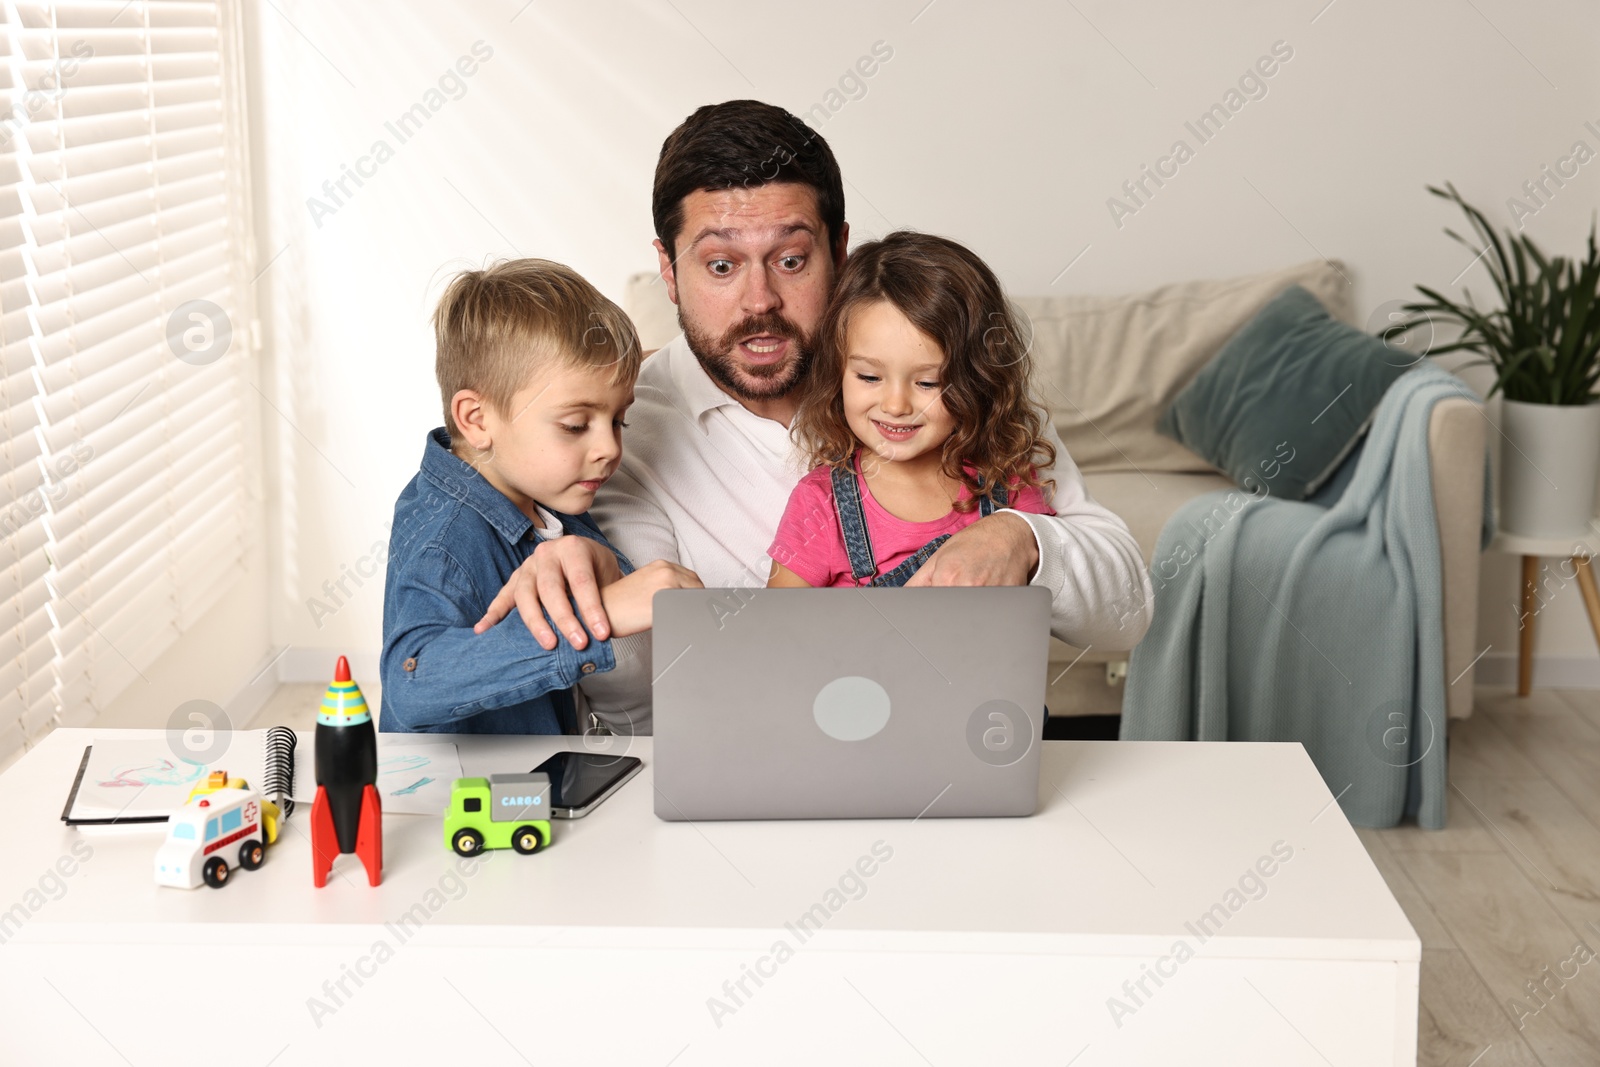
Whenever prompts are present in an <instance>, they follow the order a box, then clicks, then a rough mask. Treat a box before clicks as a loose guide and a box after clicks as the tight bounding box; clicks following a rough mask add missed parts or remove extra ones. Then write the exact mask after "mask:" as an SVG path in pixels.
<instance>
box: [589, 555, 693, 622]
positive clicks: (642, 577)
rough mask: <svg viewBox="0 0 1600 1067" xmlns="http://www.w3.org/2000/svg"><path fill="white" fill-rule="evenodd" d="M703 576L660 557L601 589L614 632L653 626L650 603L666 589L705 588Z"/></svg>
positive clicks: (602, 598) (601, 597) (601, 595)
mask: <svg viewBox="0 0 1600 1067" xmlns="http://www.w3.org/2000/svg"><path fill="white" fill-rule="evenodd" d="M703 588H705V586H704V585H702V584H701V581H700V576H699V575H698V574H696V573H695V572H694V571H692V570H690V569H689V568H687V567H680V566H679V565H678V564H676V563H669V562H667V561H666V560H664V559H658V560H656V561H655V562H654V563H646V564H645V565H644V566H643V567H640V568H639V569H638V570H636V571H634V572H633V573H632V574H630V575H628V576H627V577H626V578H621V579H618V580H617V581H615V582H612V583H611V584H610V585H608V586H606V587H605V588H604V589H602V590H600V599H601V600H602V601H603V602H604V603H605V606H606V615H607V616H609V617H610V619H611V628H612V636H614V637H629V636H631V635H633V634H637V633H643V632H644V631H646V630H648V629H650V625H651V621H652V619H651V604H652V601H653V600H654V598H655V595H656V593H658V592H660V591H661V590H663V589H703Z"/></svg>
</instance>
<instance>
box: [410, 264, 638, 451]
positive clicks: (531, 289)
mask: <svg viewBox="0 0 1600 1067" xmlns="http://www.w3.org/2000/svg"><path fill="white" fill-rule="evenodd" d="M433 336H434V345H435V353H436V355H435V361H434V371H435V374H437V376H438V378H439V392H440V393H441V394H442V395H443V399H444V424H445V429H446V430H448V431H449V433H450V436H451V437H452V438H455V437H456V436H457V429H456V423H455V418H454V416H453V415H452V414H451V410H450V409H451V403H450V401H451V399H452V398H453V397H454V396H455V395H456V393H458V392H460V391H461V390H463V389H471V390H473V391H475V392H477V393H478V394H479V395H480V396H482V397H483V398H484V399H485V400H486V401H488V403H489V404H490V405H492V406H493V407H494V409H495V410H496V411H497V412H500V413H501V414H505V413H507V412H508V411H509V409H510V407H511V398H512V397H513V396H515V395H516V393H517V390H519V389H521V388H522V387H523V386H524V385H526V384H527V383H528V381H529V380H530V378H531V377H532V374H533V372H534V370H535V369H537V367H538V366H539V365H540V363H541V362H544V361H547V360H554V361H556V362H558V363H560V364H564V365H566V366H569V367H594V368H609V369H610V370H611V379H610V380H611V382H612V384H617V383H620V382H631V381H633V380H634V379H635V378H636V377H637V376H638V374H639V363H640V360H641V355H640V352H639V336H638V334H636V333H635V332H634V329H633V323H632V322H630V321H629V320H628V316H627V315H625V314H623V311H622V309H621V308H619V307H617V305H615V304H613V303H612V302H611V301H610V300H607V299H606V298H605V297H604V296H603V295H601V293H600V291H599V290H598V289H596V288H595V287H594V286H592V285H590V284H589V283H588V282H586V281H584V279H583V277H582V276H581V275H579V274H578V272H577V271H575V270H573V269H572V268H571V267H566V266H562V265H561V264H560V263H552V262H550V261H549V260H548V259H512V260H504V261H502V262H499V263H496V264H494V265H493V266H491V267H488V268H486V269H484V270H468V271H462V272H461V273H460V274H458V275H456V276H455V277H454V278H452V279H451V280H450V284H449V285H448V286H446V287H445V291H444V295H442V296H441V297H439V306H438V308H436V309H435V310H434V313H433Z"/></svg>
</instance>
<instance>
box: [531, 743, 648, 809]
mask: <svg viewBox="0 0 1600 1067" xmlns="http://www.w3.org/2000/svg"><path fill="white" fill-rule="evenodd" d="M643 766H644V761H643V760H641V759H639V757H637V756H606V755H602V754H599V753H595V752H557V753H556V754H555V755H553V756H551V757H550V758H549V759H547V760H545V761H544V762H543V763H541V764H539V766H537V767H535V768H534V769H533V771H534V773H535V774H538V773H540V772H543V773H545V774H548V775H549V776H550V814H551V815H554V816H555V817H556V818H558V819H581V818H583V817H584V816H585V815H587V814H589V813H590V812H591V811H593V810H594V809H595V808H596V807H597V806H598V805H599V803H600V802H601V801H602V800H604V799H605V798H606V797H608V796H610V795H611V794H612V793H615V792H616V791H617V790H618V789H620V788H621V787H622V783H623V782H626V781H627V780H628V779H629V778H632V777H633V776H634V775H636V774H638V773H639V768H640V767H643Z"/></svg>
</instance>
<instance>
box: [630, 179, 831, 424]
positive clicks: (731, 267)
mask: <svg viewBox="0 0 1600 1067" xmlns="http://www.w3.org/2000/svg"><path fill="white" fill-rule="evenodd" d="M683 217H684V221H683V229H682V230H681V231H680V232H679V234H678V240H677V256H678V258H677V260H676V262H671V263H669V262H668V261H667V255H666V249H665V248H664V246H662V244H661V242H659V241H657V242H656V248H657V251H658V252H659V253H660V255H661V259H662V274H663V276H664V277H665V278H666V279H667V284H668V291H669V293H670V294H671V296H672V299H673V300H674V301H675V302H676V303H677V305H678V322H679V324H680V325H681V326H682V327H683V332H684V337H685V339H686V340H687V341H688V343H689V348H690V349H691V350H692V351H693V352H694V354H695V356H696V357H698V358H699V360H700V363H701V365H702V366H704V367H705V369H706V373H707V374H709V375H711V377H712V379H713V380H715V381H716V382H717V384H718V385H720V386H721V387H722V388H723V389H724V390H725V391H726V392H728V393H729V394H731V395H732V396H734V397H737V398H738V399H740V400H766V399H770V398H772V397H779V396H784V395H785V394H787V393H789V392H790V391H791V390H793V389H794V388H795V386H796V385H797V384H799V382H800V381H801V380H802V379H803V377H804V375H805V372H806V368H807V366H808V365H809V362H810V359H811V351H812V347H811V346H812V339H813V337H814V336H815V334H816V329H817V323H818V322H820V321H821V319H822V312H823V310H824V308H826V307H827V303H828V295H829V293H830V292H831V291H832V289H833V281H834V263H833V256H832V252H831V251H830V249H829V248H828V234H827V233H826V231H825V230H824V228H823V225H822V219H821V217H820V216H819V215H818V213H817V197H816V192H815V191H814V190H813V189H812V188H811V187H810V186H806V185H797V184H795V183H792V182H781V183H771V184H767V185H761V186H757V187H755V188H751V189H745V188H739V189H722V190H717V191H714V192H712V191H707V190H704V189H701V190H698V191H696V192H693V193H690V194H689V195H688V196H686V197H684V200H683Z"/></svg>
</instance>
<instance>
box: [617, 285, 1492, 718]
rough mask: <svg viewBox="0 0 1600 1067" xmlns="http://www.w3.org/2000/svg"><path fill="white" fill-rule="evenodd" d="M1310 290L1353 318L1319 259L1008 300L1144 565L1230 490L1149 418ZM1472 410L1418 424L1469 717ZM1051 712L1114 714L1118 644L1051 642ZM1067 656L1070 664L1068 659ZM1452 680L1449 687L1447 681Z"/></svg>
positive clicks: (1052, 405) (1120, 664)
mask: <svg viewBox="0 0 1600 1067" xmlns="http://www.w3.org/2000/svg"><path fill="white" fill-rule="evenodd" d="M1295 284H1298V285H1302V286H1304V287H1305V288H1306V289H1308V290H1310V291H1311V293H1312V294H1313V295H1315V296H1316V297H1317V298H1318V299H1319V300H1321V301H1322V303H1323V304H1324V306H1326V307H1327V308H1328V310H1329V311H1330V312H1331V313H1332V314H1333V315H1334V317H1335V318H1337V319H1339V320H1341V321H1343V322H1346V323H1350V324H1352V325H1359V324H1358V323H1356V322H1355V321H1354V319H1353V309H1352V307H1351V299H1350V284H1349V281H1348V272H1347V271H1346V270H1345V268H1344V267H1343V265H1342V264H1339V263H1336V262H1324V261H1321V260H1318V261H1314V262H1310V263H1305V264H1301V265H1299V266H1295V267H1291V268H1288V269H1285V270H1278V271H1272V272H1269V273H1265V274H1256V275H1249V276H1246V277H1241V278H1228V279H1222V280H1215V281H1189V282H1180V283H1177V284H1174V285H1167V286H1163V287H1161V288H1159V289H1154V290H1151V291H1150V292H1146V293H1136V294H1129V295H1124V296H1060V297H1018V298H1016V303H1017V304H1018V306H1019V307H1020V308H1021V310H1022V311H1023V313H1024V314H1025V315H1026V317H1027V319H1028V320H1029V325H1030V326H1031V330H1032V335H1033V347H1032V351H1033V355H1034V359H1035V360H1036V365H1037V370H1038V381H1037V388H1038V391H1039V394H1040V399H1041V400H1042V401H1043V402H1044V404H1045V405H1046V406H1047V407H1048V408H1049V410H1050V413H1051V415H1052V417H1053V418H1054V419H1055V425H1056V429H1057V430H1058V431H1059V432H1060V434H1061V439H1062V441H1063V442H1064V443H1065V444H1066V446H1067V451H1068V452H1069V453H1070V454H1071V455H1072V458H1073V459H1074V460H1075V461H1076V462H1077V464H1078V466H1079V468H1080V469H1081V470H1082V471H1083V476H1084V481H1085V482H1086V483H1087V485H1088V489H1089V492H1090V494H1091V495H1092V496H1093V497H1094V498H1095V499H1096V500H1098V501H1100V502H1101V503H1102V504H1105V505H1106V506H1107V507H1109V508H1110V509H1111V510H1112V511H1114V512H1116V513H1117V514H1118V515H1120V516H1122V518H1123V519H1124V520H1125V521H1126V522H1127V524H1128V526H1129V528H1130V529H1131V530H1132V531H1133V535H1134V537H1135V538H1137V539H1138V542H1139V547H1140V548H1141V549H1142V550H1143V552H1144V556H1145V561H1146V563H1148V562H1149V560H1150V557H1151V554H1152V553H1153V552H1154V551H1155V545H1156V537H1157V536H1158V535H1159V534H1160V532H1161V528H1162V526H1163V525H1165V523H1166V521H1167V519H1168V518H1170V517H1171V516H1172V514H1173V512H1175V511H1176V510H1177V509H1178V507H1179V506H1180V505H1181V504H1183V503H1184V501H1186V500H1189V499H1191V498H1192V497H1195V496H1198V495H1199V494H1201V493H1205V492H1209V491H1211V490H1214V489H1225V488H1228V487H1229V486H1231V485H1232V482H1231V481H1229V479H1228V478H1226V477H1225V476H1223V475H1222V474H1219V473H1218V472H1217V471H1216V469H1215V468H1213V467H1212V466H1210V465H1209V464H1208V463H1206V462H1205V460H1203V459H1201V458H1200V457H1199V456H1197V455H1195V454H1194V453H1193V452H1190V451H1189V450H1188V449H1186V448H1184V447H1183V446H1182V445H1180V444H1178V443H1177V442H1176V441H1173V440H1172V439H1170V438H1167V437H1163V436H1162V435H1160V434H1158V433H1157V432H1156V419H1157V417H1158V415H1159V414H1160V413H1161V411H1163V410H1164V409H1165V408H1166V407H1167V406H1168V405H1169V404H1170V403H1171V402H1172V399H1173V398H1174V397H1175V396H1177V394H1178V393H1179V391H1181V390H1182V389H1183V387H1184V386H1185V385H1187V384H1188V383H1189V381H1190V379H1192V378H1193V377H1194V376H1195V375H1196V374H1197V373H1199V371H1200V369H1201V368H1202V367H1204V366H1205V365H1206V363H1207V362H1208V361H1209V360H1210V359H1211V358H1212V357H1213V356H1214V355H1216V353H1217V351H1218V349H1220V348H1221V347H1222V345H1223V344H1224V343H1225V342H1226V341H1227V340H1228V338H1230V337H1231V336H1233V334H1234V333H1235V332H1237V331H1238V330H1239V328H1240V327H1242V326H1243V325H1244V324H1245V323H1246V322H1248V321H1249V319H1250V318H1251V317H1252V316H1253V315H1254V314H1255V313H1256V312H1257V311H1259V310H1260V309H1261V308H1262V307H1264V306H1265V305H1266V304H1267V302H1268V301H1269V300H1271V299H1272V298H1273V297H1274V296H1276V295H1277V294H1278V293H1279V292H1281V291H1282V290H1283V289H1284V288H1286V287H1287V286H1290V285H1295ZM625 303H626V305H627V308H626V309H627V311H628V313H629V314H630V315H631V316H633V320H634V323H635V324H636V325H637V327H638V329H639V334H640V340H641V341H642V342H643V344H644V347H645V349H646V350H647V351H648V350H650V349H654V348H657V347H659V346H660V345H662V344H664V343H665V342H666V341H668V340H670V339H671V338H672V337H673V335H675V334H676V333H677V332H678V327H677V320H676V315H675V309H674V308H673V306H672V304H671V303H670V301H668V299H667V297H666V291H665V287H664V286H663V285H662V284H661V280H660V279H659V278H657V277H656V276H655V275H651V274H641V275H636V276H634V277H633V278H632V279H630V281H629V285H628V292H627V297H626V299H625ZM1487 425H1488V422H1487V420H1486V418H1485V417H1484V415H1483V413H1482V410H1481V406H1480V405H1478V404H1475V403H1473V402H1471V401H1468V400H1448V401H1444V402H1441V403H1440V404H1438V405H1437V406H1436V407H1435V408H1434V412H1433V418H1432V421H1431V423H1430V425H1429V428H1428V449H1429V456H1430V460H1431V466H1432V473H1433V499H1434V507H1435V510H1436V512H1437V514H1438V518H1439V532H1440V551H1441V556H1442V560H1443V573H1444V649H1445V662H1444V665H1443V669H1444V674H1445V680H1446V682H1447V693H1448V702H1449V709H1450V716H1451V717H1452V718H1465V717H1466V716H1467V715H1469V714H1471V712H1472V669H1471V666H1470V664H1471V663H1472V660H1473V656H1474V652H1473V644H1474V637H1475V627H1476V625H1477V610H1478V530H1479V525H1480V521H1481V518H1482V501H1483V470H1484V445H1485V434H1486V432H1487ZM1050 658H1051V665H1050V679H1051V682H1050V689H1049V696H1048V699H1047V703H1048V704H1049V707H1050V711H1051V714H1053V715H1088V714H1116V713H1117V712H1118V711H1119V710H1120V708H1121V704H1122V685H1121V678H1122V677H1123V676H1124V675H1125V669H1126V663H1127V653H1126V652H1113V653H1102V652H1100V651H1098V650H1095V649H1090V650H1088V651H1087V652H1082V653H1081V655H1080V650H1079V649H1075V648H1072V647H1069V646H1068V645H1065V644H1063V643H1061V642H1059V641H1052V642H1051V657H1050ZM1069 665H1070V669H1068V668H1069ZM1452 679H1455V680H1456V681H1455V684H1448V683H1449V682H1450V681H1451V680H1452Z"/></svg>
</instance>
